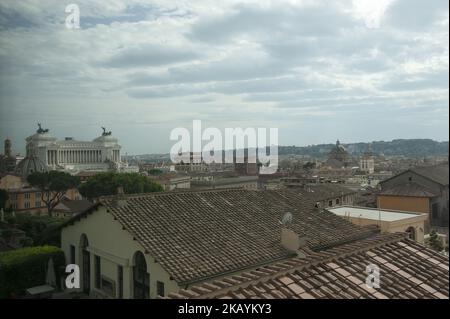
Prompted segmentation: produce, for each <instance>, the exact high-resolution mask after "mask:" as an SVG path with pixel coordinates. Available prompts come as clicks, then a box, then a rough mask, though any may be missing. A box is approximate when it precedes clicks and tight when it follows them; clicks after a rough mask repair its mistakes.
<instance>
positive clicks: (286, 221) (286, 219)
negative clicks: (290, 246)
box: [281, 212, 292, 226]
mask: <svg viewBox="0 0 450 319" xmlns="http://www.w3.org/2000/svg"><path fill="white" fill-rule="evenodd" d="M281 224H282V225H284V226H287V225H289V224H292V214H291V213H289V212H288V213H285V214H284V215H283V218H282V219H281Z"/></svg>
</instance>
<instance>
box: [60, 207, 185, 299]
mask: <svg viewBox="0 0 450 319" xmlns="http://www.w3.org/2000/svg"><path fill="white" fill-rule="evenodd" d="M82 234H85V235H86V236H87V238H88V241H89V249H88V250H89V251H90V253H91V281H90V282H91V284H90V287H91V295H92V296H96V297H106V296H104V295H103V293H102V291H99V290H97V289H95V285H94V284H95V268H94V255H98V256H100V258H101V273H102V275H104V276H106V277H108V278H110V279H112V280H113V281H115V282H116V284H115V287H116V296H117V295H118V293H117V289H118V283H117V278H118V273H117V266H118V265H121V266H123V298H125V299H128V298H133V268H132V267H133V257H134V254H135V253H136V252H137V251H141V252H142V253H144V249H143V247H142V246H141V245H140V244H138V242H137V241H135V240H133V238H132V236H131V235H130V234H129V233H128V232H127V231H125V230H123V229H122V226H121V225H120V223H119V222H118V221H116V220H114V219H113V216H112V215H111V214H109V213H107V212H106V209H105V208H104V207H100V208H99V210H98V211H95V212H93V213H92V214H90V215H88V216H87V218H81V220H80V221H77V222H75V223H74V224H73V225H71V226H67V227H65V228H63V229H62V233H61V248H62V249H63V250H64V253H65V255H66V261H67V263H69V262H70V245H74V246H75V252H76V253H75V258H76V263H77V264H78V265H79V266H80V277H82V273H83V270H82V265H81V249H80V238H81V235H82ZM144 255H145V259H146V262H147V271H148V273H149V274H150V298H156V297H157V295H156V282H157V281H161V282H163V283H164V286H165V295H167V294H168V293H170V292H176V291H178V289H179V288H178V285H177V283H176V282H175V281H174V280H170V276H169V274H168V273H167V272H166V271H165V270H164V269H163V268H162V267H161V265H160V264H158V263H157V262H155V259H154V258H153V257H152V256H150V255H149V254H144Z"/></svg>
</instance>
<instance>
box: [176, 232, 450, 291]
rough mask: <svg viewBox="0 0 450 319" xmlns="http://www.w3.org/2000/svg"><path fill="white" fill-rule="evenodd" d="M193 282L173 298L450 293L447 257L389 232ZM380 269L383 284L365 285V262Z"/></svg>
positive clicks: (401, 235)
mask: <svg viewBox="0 0 450 319" xmlns="http://www.w3.org/2000/svg"><path fill="white" fill-rule="evenodd" d="M306 255H307V257H306V258H304V259H299V258H292V259H290V260H289V261H282V262H278V263H273V264H271V265H270V266H265V267H260V268H259V269H256V270H250V271H247V272H243V273H240V274H239V275H234V276H229V277H225V278H221V279H219V280H213V281H210V282H207V283H204V284H199V285H194V286H191V287H190V288H189V290H180V291H179V292H178V293H172V294H170V295H169V298H234V299H247V298H258V299H259V298H263V299H266V298H269V299H272V298H291V299H319V298H327V299H330V298H333V299H334V298H337V299H342V298H345V299H360V298H364V299H375V298H376V299H386V298H390V299H404V298H405V299H415V298H433V299H434V298H440V299H442V298H443V299H448V297H449V277H448V276H449V264H448V258H446V257H444V256H442V255H439V254H437V253H435V252H434V251H432V250H430V249H428V248H426V247H424V246H422V245H420V244H417V243H416V242H414V241H412V240H409V239H406V238H405V237H404V235H403V234H386V235H378V236H376V237H372V238H368V239H363V240H359V241H357V242H354V243H349V244H344V245H342V246H339V247H335V248H331V249H329V250H326V251H323V252H320V253H313V252H311V251H309V252H308V251H306ZM369 264H375V265H377V266H378V267H379V269H380V288H369V287H368V286H367V285H366V277H367V273H366V267H367V266H368V265H369Z"/></svg>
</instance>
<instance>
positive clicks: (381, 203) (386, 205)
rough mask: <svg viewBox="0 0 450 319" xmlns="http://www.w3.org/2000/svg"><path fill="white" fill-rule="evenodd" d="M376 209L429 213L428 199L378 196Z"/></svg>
mask: <svg viewBox="0 0 450 319" xmlns="http://www.w3.org/2000/svg"><path fill="white" fill-rule="evenodd" d="M377 201H378V208H381V209H392V210H401V211H407V212H417V213H426V214H429V213H430V203H429V199H428V198H424V197H409V196H386V195H379V196H378V199H377Z"/></svg>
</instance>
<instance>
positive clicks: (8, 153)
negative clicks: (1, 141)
mask: <svg viewBox="0 0 450 319" xmlns="http://www.w3.org/2000/svg"><path fill="white" fill-rule="evenodd" d="M11 146H12V144H11V140H10V139H9V138H7V139H6V140H5V156H6V157H11V154H12V151H11Z"/></svg>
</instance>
